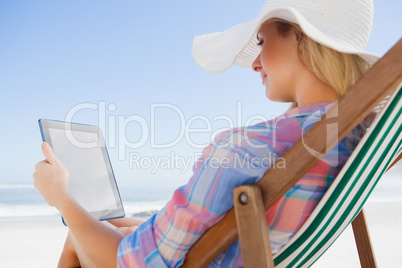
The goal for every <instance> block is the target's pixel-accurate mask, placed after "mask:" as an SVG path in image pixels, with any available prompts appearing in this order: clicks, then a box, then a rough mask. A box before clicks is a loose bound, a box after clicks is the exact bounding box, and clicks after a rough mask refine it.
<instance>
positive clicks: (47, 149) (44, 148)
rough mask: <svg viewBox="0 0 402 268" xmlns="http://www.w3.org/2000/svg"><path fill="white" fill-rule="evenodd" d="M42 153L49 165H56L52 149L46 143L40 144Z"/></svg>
mask: <svg viewBox="0 0 402 268" xmlns="http://www.w3.org/2000/svg"><path fill="white" fill-rule="evenodd" d="M42 152H43V155H44V156H45V157H46V159H47V161H48V162H49V164H50V165H54V164H55V163H56V156H55V155H54V153H53V149H52V147H50V145H49V144H48V143H47V142H44V143H42Z"/></svg>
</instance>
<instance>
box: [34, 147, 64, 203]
mask: <svg viewBox="0 0 402 268" xmlns="http://www.w3.org/2000/svg"><path fill="white" fill-rule="evenodd" d="M42 152H43V155H44V156H45V157H46V160H43V161H41V162H39V163H38V164H36V166H35V173H34V174H33V179H34V186H35V188H36V189H38V190H39V192H40V194H41V195H42V197H43V198H44V199H45V200H46V202H47V203H48V204H49V205H51V206H55V207H56V208H59V205H60V203H61V202H62V200H63V199H64V198H66V197H68V198H69V197H71V196H70V191H69V189H68V178H69V174H68V171H67V169H66V168H65V167H64V166H63V164H62V163H61V162H60V160H59V159H57V157H56V156H55V155H54V153H53V150H52V148H51V147H50V145H49V144H48V143H46V142H44V143H42Z"/></svg>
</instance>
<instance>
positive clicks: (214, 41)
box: [192, 0, 379, 73]
mask: <svg viewBox="0 0 402 268" xmlns="http://www.w3.org/2000/svg"><path fill="white" fill-rule="evenodd" d="M271 18H280V19H283V20H286V21H289V22H293V23H296V24H298V25H300V27H301V28H302V30H303V32H304V33H305V34H306V35H307V36H309V37H310V38H311V39H313V40H315V41H316V42H318V43H320V44H322V45H325V46H328V47H330V48H332V49H334V50H337V51H339V52H343V53H350V54H357V55H359V56H360V57H362V58H363V59H365V60H366V61H367V62H368V63H369V64H373V63H374V62H375V61H377V60H378V58H379V57H378V56H376V55H374V54H371V53H367V52H364V49H365V47H366V44H367V41H368V38H369V36H370V32H371V26H372V23H373V2H372V0H266V1H265V4H264V6H263V7H262V9H261V10H260V12H259V13H258V15H257V16H256V17H255V18H253V19H252V20H250V21H248V22H245V23H242V24H239V25H236V26H234V27H232V28H230V29H228V30H226V31H223V32H218V33H212V34H205V35H199V36H196V37H195V38H194V43H193V50H192V54H193V58H194V60H195V61H196V62H197V64H198V65H199V66H201V67H202V68H203V69H205V70H207V71H209V72H212V73H220V72H223V71H225V70H226V69H228V68H229V67H230V66H232V65H233V64H236V65H239V66H241V67H246V68H250V67H251V65H252V63H253V61H254V60H255V58H256V57H257V56H258V54H259V53H260V51H261V48H260V47H259V46H258V45H257V43H258V41H257V37H256V35H257V31H258V29H259V28H260V26H261V24H262V23H264V22H265V21H267V20H269V19H271Z"/></svg>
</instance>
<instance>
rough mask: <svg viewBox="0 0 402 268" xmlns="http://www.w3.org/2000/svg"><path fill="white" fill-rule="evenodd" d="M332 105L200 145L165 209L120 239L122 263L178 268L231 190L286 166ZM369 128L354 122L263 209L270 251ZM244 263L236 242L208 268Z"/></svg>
mask: <svg viewBox="0 0 402 268" xmlns="http://www.w3.org/2000/svg"><path fill="white" fill-rule="evenodd" d="M331 105H332V103H329V102H322V103H315V104H310V105H306V106H302V107H298V108H294V109H291V110H289V111H287V112H286V113H285V114H283V115H282V116H280V117H277V118H275V119H273V120H269V121H266V122H262V123H259V124H256V125H252V126H246V127H241V128H234V129H231V130H228V131H224V132H222V133H220V135H218V136H217V138H216V139H215V141H214V142H211V144H210V145H209V146H207V147H206V148H205V149H204V150H203V153H202V156H201V157H200V158H199V159H198V161H197V162H196V163H195V165H194V167H193V176H192V177H191V178H190V180H189V182H188V183H187V184H186V185H184V186H182V187H180V188H178V189H177V190H176V191H175V192H174V194H173V197H172V199H171V200H170V201H169V202H168V203H167V205H166V206H165V207H164V208H163V209H162V210H160V211H159V212H158V213H156V214H155V215H153V216H152V217H151V218H150V219H149V220H147V221H146V222H144V223H143V224H141V225H140V226H139V227H138V229H136V231H135V232H134V233H133V234H131V235H129V236H127V237H125V238H124V239H123V240H122V241H121V243H120V245H119V248H118V253H117V262H118V266H119V267H178V266H180V265H181V264H182V263H183V261H184V259H185V257H186V253H187V251H188V250H189V249H190V247H191V246H192V245H193V244H194V242H196V241H197V239H198V238H199V237H200V236H201V235H202V234H203V233H204V232H205V231H206V230H207V229H208V228H210V227H211V226H213V225H214V224H216V223H217V222H219V221H220V220H221V219H222V218H223V217H224V216H225V214H226V212H227V211H228V210H229V209H230V208H232V207H233V197H232V191H233V189H234V188H235V187H237V186H239V185H242V184H253V183H255V182H257V181H258V180H259V179H260V178H261V177H262V176H263V174H264V173H265V172H266V171H267V169H268V168H286V163H285V162H284V160H283V158H281V156H282V155H283V154H284V153H285V152H286V151H287V150H288V149H289V148H290V147H291V146H292V145H293V144H295V143H296V142H297V141H298V140H299V139H300V138H301V137H302V135H303V134H304V133H305V132H306V131H307V130H308V129H309V128H310V127H311V126H312V125H313V124H314V123H315V122H317V121H318V120H319V119H320V117H321V116H322V115H323V114H324V113H325V112H326V110H327V109H328V108H329V107H330V106H331ZM366 129H367V125H363V124H361V125H359V126H358V127H356V128H355V129H354V130H353V131H352V132H351V133H349V134H348V135H347V136H346V137H345V138H344V139H343V140H342V141H341V142H340V143H339V144H338V145H337V146H336V147H335V148H333V149H332V150H331V151H330V152H328V153H327V154H326V155H325V157H324V158H323V159H322V160H320V161H319V162H318V163H317V164H316V165H315V166H314V167H313V168H312V169H311V170H310V171H309V172H308V173H307V174H305V176H304V177H303V178H301V179H300V180H299V181H298V183H297V184H295V185H294V186H293V187H292V188H291V189H290V190H289V191H288V192H287V193H286V194H285V195H284V196H283V197H282V198H281V199H280V200H278V201H277V202H276V204H274V206H273V207H271V208H270V209H269V210H268V211H267V212H266V219H267V224H268V230H269V238H270V241H271V248H272V251H273V253H275V252H278V250H279V249H280V248H281V247H282V246H283V245H284V244H286V243H287V242H288V241H289V240H290V239H291V238H292V236H293V235H294V234H295V233H296V231H297V230H299V229H300V227H301V226H302V224H303V223H304V222H305V221H306V219H307V218H308V216H309V215H310V214H311V212H312V211H313V209H314V208H315V207H316V205H317V203H318V202H319V201H320V199H321V198H322V196H323V195H324V193H325V192H326V191H327V189H328V187H329V186H330V185H331V183H332V181H333V180H334V178H335V177H336V175H337V174H338V172H339V171H340V169H341V168H342V166H343V165H344V163H345V162H346V160H347V158H348V157H349V156H350V154H351V152H352V150H353V149H354V148H355V147H356V145H357V143H358V142H359V141H360V139H361V137H362V136H363V134H364V132H365V131H366ZM327 131H336V128H333V129H332V130H331V125H328V127H327ZM324 135H325V134H324ZM306 146H308V144H306ZM278 179H280V178H278ZM241 266H242V260H241V254H240V246H239V243H238V241H236V242H234V243H233V244H232V245H231V246H230V247H229V248H228V249H227V250H226V251H224V252H223V253H222V254H221V255H220V256H219V257H217V258H216V259H215V260H214V261H213V262H212V263H211V264H210V266H209V267H241Z"/></svg>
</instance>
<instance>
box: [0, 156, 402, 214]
mask: <svg viewBox="0 0 402 268" xmlns="http://www.w3.org/2000/svg"><path fill="white" fill-rule="evenodd" d="M148 181H151V183H149V182H148V183H140V182H136V183H133V182H132V183H122V184H120V185H118V186H119V192H120V196H121V199H122V202H123V206H124V210H125V213H126V216H131V217H135V218H139V219H142V220H145V219H147V218H149V217H150V216H151V215H152V214H154V213H156V212H157V211H158V210H160V209H161V208H163V207H164V206H165V205H166V203H167V202H168V201H169V200H170V199H171V197H172V195H173V192H174V190H175V189H176V188H177V187H179V186H180V185H177V183H176V184H175V183H160V182H157V181H156V182H154V183H152V180H151V179H150V180H148ZM367 203H368V205H369V204H370V203H398V204H401V207H402V164H401V163H398V165H396V166H395V167H394V168H393V169H391V170H390V171H389V172H388V173H387V174H385V175H384V176H383V177H382V178H381V180H380V181H379V183H378V184H377V186H376V188H375V189H374V191H373V193H372V194H371V196H370V198H369V199H368V201H367ZM13 221H61V217H60V215H59V212H58V211H57V210H56V209H55V208H54V207H51V206H49V205H47V204H46V202H45V201H44V200H43V199H42V197H41V195H40V194H39V192H38V191H37V190H36V189H35V188H34V187H33V184H30V183H2V182H1V181H0V222H13Z"/></svg>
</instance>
